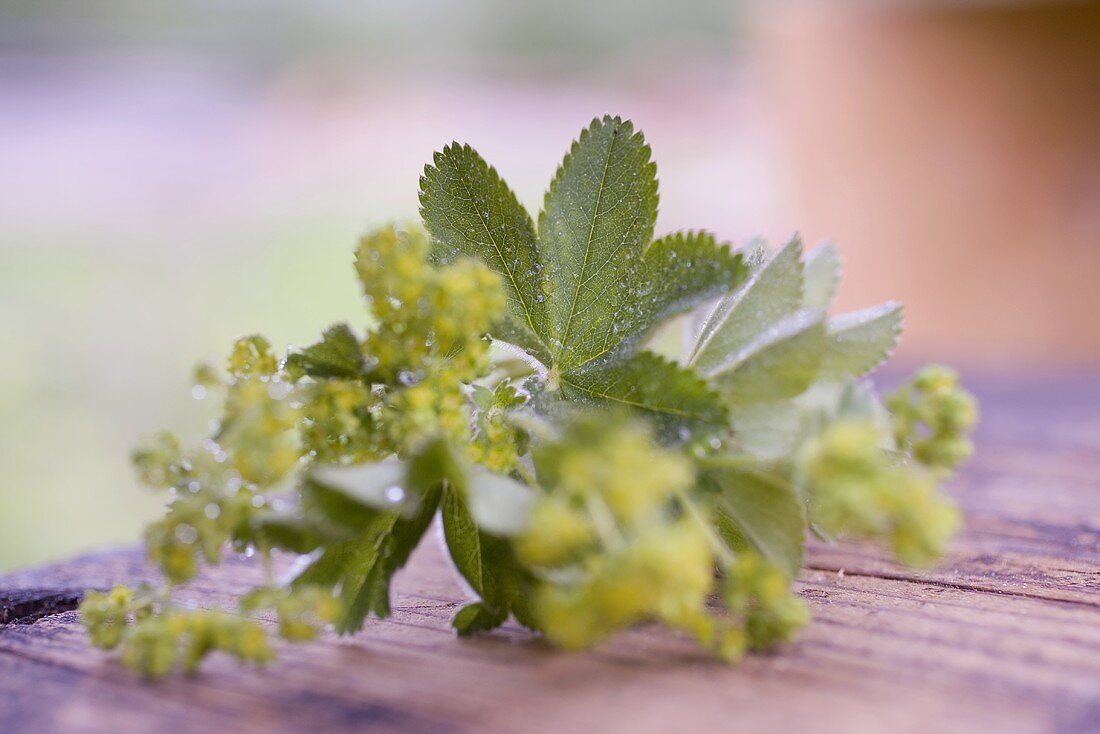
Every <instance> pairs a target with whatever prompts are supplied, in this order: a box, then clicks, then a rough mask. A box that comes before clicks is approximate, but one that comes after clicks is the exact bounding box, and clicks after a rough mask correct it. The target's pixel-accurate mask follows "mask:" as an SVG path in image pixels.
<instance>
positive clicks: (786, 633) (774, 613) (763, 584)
mask: <svg viewBox="0 0 1100 734" xmlns="http://www.w3.org/2000/svg"><path fill="white" fill-rule="evenodd" d="M725 574H726V576H725V584H724V587H723V596H724V598H725V602H726V607H727V608H728V609H729V611H730V613H731V614H732V615H734V616H735V617H737V618H739V619H740V620H741V621H742V624H743V625H744V631H745V643H746V644H747V645H748V646H749V647H751V648H752V649H754V650H766V649H768V648H770V647H772V646H774V645H776V644H778V643H780V642H786V641H787V640H790V639H791V637H792V636H793V635H794V633H795V632H796V631H798V630H799V629H801V628H802V627H804V626H805V625H806V624H808V623H809V621H810V610H809V608H808V607H807V606H806V602H804V601H802V599H800V598H798V597H797V596H794V595H793V594H791V579H790V577H788V576H787V574H786V573H784V572H783V569H781V568H778V567H777V566H774V565H772V564H770V563H768V562H767V561H765V560H764V559H763V558H762V557H761V556H760V555H759V554H757V553H754V552H752V551H742V552H740V553H738V554H737V558H736V560H735V561H734V562H733V563H732V564H731V565H730V566H728V567H727V568H726V569H725ZM727 644H729V643H727Z"/></svg>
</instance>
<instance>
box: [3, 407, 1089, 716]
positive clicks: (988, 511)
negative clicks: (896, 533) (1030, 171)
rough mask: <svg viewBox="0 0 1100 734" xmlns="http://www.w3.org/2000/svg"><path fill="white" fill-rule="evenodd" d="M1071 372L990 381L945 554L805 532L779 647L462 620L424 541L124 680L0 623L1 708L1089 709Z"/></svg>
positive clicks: (98, 572)
mask: <svg viewBox="0 0 1100 734" xmlns="http://www.w3.org/2000/svg"><path fill="white" fill-rule="evenodd" d="M1060 389H1062V388H1060V387H1051V388H1049V391H1050V394H1052V395H1054V396H1055V398H1052V399H1056V398H1057V396H1058V395H1059V394H1060V393H1059V392H1058V391H1059V390H1060ZM1084 394H1085V395H1086V396H1089V395H1090V393H1088V392H1087V391H1086V393H1084ZM1077 395H1078V398H1077V399H1075V401H1073V404H1070V403H1068V402H1067V403H1066V404H1065V405H1062V406H1061V407H1060V408H1059V410H1058V411H1056V412H1055V413H1053V414H1049V415H1048V414H1047V413H1043V412H1041V411H1038V409H1037V408H1035V407H1034V406H1032V405H1031V404H1030V403H1029V402H1028V401H1025V400H1015V399H1013V396H1012V395H1011V394H1009V395H1008V396H1007V397H1006V398H1003V399H1001V400H1000V401H998V400H993V401H992V404H990V403H988V402H987V407H986V418H985V420H986V425H987V426H990V427H989V428H987V429H986V430H985V432H984V434H983V436H982V446H981V451H980V453H979V455H978V458H977V459H976V460H975V461H974V462H973V463H972V464H971V466H970V467H969V468H968V469H967V471H966V472H965V473H964V475H963V476H962V477H961V478H960V480H959V481H958V482H956V483H955V484H954V486H953V491H954V492H955V494H956V495H957V496H958V497H959V499H960V501H961V502H962V503H963V505H964V507H965V508H966V509H967V514H968V525H967V530H966V532H965V534H964V535H963V537H962V538H960V540H959V542H958V543H957V544H956V546H955V548H954V550H953V552H952V554H951V556H950V558H949V559H948V560H947V562H946V563H945V564H943V565H942V566H941V567H939V568H937V569H934V570H930V571H923V572H916V571H913V570H911V569H906V568H904V567H901V566H898V565H896V564H893V563H891V562H890V561H888V560H886V559H885V558H884V557H883V555H882V554H881V553H880V552H878V551H877V550H875V549H873V548H869V547H864V546H859V545H849V544H844V545H837V546H826V545H823V544H814V545H813V546H812V548H811V551H810V553H809V556H808V563H807V568H806V570H805V571H804V573H803V574H802V577H801V578H800V580H799V583H798V590H799V593H800V594H801V595H802V596H803V597H804V598H806V599H807V601H808V602H809V603H810V605H811V607H812V608H813V612H814V616H815V621H814V624H813V625H812V626H811V627H810V628H809V629H808V630H806V632H805V633H804V634H803V635H802V636H801V637H800V639H799V640H798V641H797V642H795V643H793V644H791V645H789V646H787V647H785V648H784V649H782V650H781V651H780V652H779V653H777V654H774V655H770V656H760V657H752V658H749V659H747V660H746V661H745V662H743V663H742V664H740V665H738V666H735V667H727V666H723V665H721V664H718V663H716V662H714V661H712V660H709V659H708V658H707V657H706V656H704V655H702V654H700V653H699V652H697V651H696V650H695V649H694V647H693V645H692V644H691V643H690V642H688V641H686V640H684V639H682V638H680V637H678V636H677V635H675V634H673V633H670V632H667V631H665V630H661V629H659V628H656V627H646V628H642V629H638V630H634V631H631V632H628V633H626V634H623V635H621V636H620V637H618V638H616V639H615V640H614V641H612V642H610V643H608V644H607V645H604V646H602V647H601V648H599V649H598V650H596V651H594V652H592V653H588V654H567V653H561V652H556V651H554V650H551V649H549V648H548V647H547V646H546V645H544V644H543V643H542V642H540V641H539V640H538V639H537V638H534V637H532V636H531V635H529V634H528V633H526V632H524V631H523V630H521V629H519V628H518V627H515V626H511V625H510V626H507V627H506V628H505V629H503V630H501V631H500V632H499V633H495V634H492V635H487V636H483V637H480V638H476V639H472V640H459V639H457V638H456V637H454V635H453V634H452V633H451V631H450V628H449V620H450V617H451V616H452V615H453V614H454V612H455V611H456V609H457V608H458V606H459V605H460V604H461V602H462V591H461V588H460V586H459V585H458V583H457V582H456V581H455V580H454V578H453V576H452V574H451V572H450V569H449V568H448V567H447V565H446V563H445V561H444V560H443V557H442V554H441V553H440V550H439V547H438V544H437V543H433V542H429V543H425V544H424V546H423V547H422V548H421V549H419V550H418V551H417V553H416V554H415V555H414V557H413V560H412V561H411V563H410V566H409V568H408V569H407V571H406V572H405V573H404V574H401V575H400V576H399V577H398V579H397V581H396V583H395V600H394V601H395V603H394V616H393V617H392V618H391V619H389V620H385V621H379V620H372V621H370V622H369V623H368V625H367V628H366V629H365V630H364V631H363V632H361V633H360V634H358V635H356V636H354V637H351V638H344V639H337V638H328V639H325V640H322V641H321V642H319V643H315V644H311V645H306V646H300V647H292V646H282V647H281V648H280V660H279V662H278V663H277V664H275V665H274V666H272V667H271V668H270V669H268V670H266V671H263V672H259V673H255V672H250V671H245V670H242V669H240V668H238V667H237V666H236V665H235V664H233V663H231V662H228V661H225V660H220V659H215V660H214V661H212V664H210V665H208V666H206V667H205V668H204V672H203V673H202V674H201V675H199V676H197V677H194V678H190V679H187V678H174V679H171V680H166V681H161V682H158V683H143V682H140V681H135V680H134V679H133V678H132V677H131V676H129V675H128V674H127V673H126V672H125V671H124V670H122V669H121V666H120V665H119V664H118V662H117V661H116V660H115V659H114V658H113V657H111V656H110V655H106V654H103V653H100V652H99V651H95V650H92V649H90V648H89V647H88V646H87V644H86V642H85V640H84V637H83V634H82V632H81V630H80V627H79V624H78V620H77V616H76V613H75V612H71V611H68V612H63V613H60V614H54V615H50V616H46V617H44V618H41V619H39V620H38V621H36V622H34V623H33V624H19V625H10V624H9V625H4V626H0V732H3V733H4V734H7V733H8V732H31V731H36V732H37V731H49V732H98V731H110V732H147V731H150V730H154V729H161V730H165V731H173V732H176V731H179V732H196V733H198V732H201V733H202V734H209V732H210V731H211V730H214V729H220V730H229V731H234V732H238V731H239V732H253V731H255V732H261V731H262V732H265V733H267V734H270V733H272V732H283V731H288V732H289V731H302V730H305V729H312V730H318V731H337V732H339V731H402V732H429V731H430V732H450V731H456V732H457V731H507V732H544V731H632V732H647V731H654V732H657V731H661V732H664V731H692V732H699V731H712V730H720V731H725V730H745V731H792V730H796V729H801V730H805V731H812V732H822V731H844V732H878V731H893V732H926V731H942V732H955V731H958V732H973V731H982V732H984V731H997V732H1037V731H1064V732H1094V731H1100V389H1098V390H1097V391H1095V393H1091V400H1082V399H1080V395H1081V393H1078V394H1077ZM1028 400H1036V401H1037V402H1036V405H1044V406H1046V405H1047V404H1045V403H1042V402H1041V401H1038V399H1037V398H1035V396H1034V393H1029V398H1028ZM1046 409H1048V408H1044V410H1046ZM1051 421H1055V424H1051V423H1050V422H1051ZM991 422H992V425H990V424H991ZM1052 435H1053V436H1055V437H1056V440H1051V436H1052ZM258 574H259V570H258V569H257V568H256V567H255V564H254V563H251V562H248V561H244V560H232V561H230V562H228V563H226V564H225V565H223V566H222V567H220V568H219V569H216V570H215V571H213V572H211V573H210V574H208V575H207V576H206V577H204V578H203V579H202V580H201V581H199V582H198V583H196V584H195V585H194V586H193V587H192V588H190V589H188V590H187V591H186V592H185V598H187V599H189V600H191V601H194V602H195V603H197V604H202V605H209V606H231V605H232V604H233V601H234V597H235V595H236V594H238V593H239V592H240V591H241V590H243V589H245V588H246V587H247V586H248V585H249V584H251V583H254V582H255V581H256V580H257V578H258ZM151 578H152V575H151V573H150V571H149V569H148V568H147V567H146V565H145V564H144V562H143V560H142V557H141V554H140V552H139V551H138V550H137V549H130V550H122V551H113V552H107V553H100V554H94V555H90V556H84V557H81V558H78V559H75V560H73V561H70V562H67V563H63V564H59V565H55V566H51V567H47V568H44V569H36V570H31V571H27V572H21V573H16V574H10V575H8V576H5V577H0V596H5V595H6V596H9V597H11V596H15V595H16V594H17V592H18V591H19V590H27V589H39V590H41V589H48V590H69V589H73V588H82V587H88V586H92V587H106V586H109V585H111V584H112V583H115V582H127V583H132V582H135V581H140V580H143V579H151Z"/></svg>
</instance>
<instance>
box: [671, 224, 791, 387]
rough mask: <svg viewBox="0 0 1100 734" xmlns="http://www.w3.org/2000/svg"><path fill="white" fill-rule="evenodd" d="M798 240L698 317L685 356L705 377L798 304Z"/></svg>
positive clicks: (713, 372)
mask: <svg viewBox="0 0 1100 734" xmlns="http://www.w3.org/2000/svg"><path fill="white" fill-rule="evenodd" d="M801 252H802V242H801V240H800V239H798V238H797V237H795V238H794V239H792V240H791V241H790V242H788V243H787V245H786V246H785V247H783V249H781V250H780V251H779V252H777V253H776V254H775V255H774V256H772V258H771V259H770V260H769V261H768V262H767V263H765V264H764V265H763V266H762V267H761V268H760V269H759V270H758V271H757V272H756V273H755V274H754V275H753V276H752V277H751V278H749V280H748V281H747V282H746V283H745V284H744V285H742V286H741V287H740V288H738V289H737V290H736V291H733V292H731V293H729V294H728V295H726V296H725V297H723V298H722V299H721V300H720V301H718V304H717V305H716V306H715V307H714V310H713V311H711V313H710V315H709V316H708V317H707V318H706V319H705V320H704V322H703V325H702V328H701V329H700V332H699V336H698V339H697V340H696V342H695V346H694V348H693V349H692V351H691V356H690V357H689V359H688V364H689V366H691V367H693V368H695V369H696V370H698V371H699V372H700V373H702V374H703V375H706V376H711V375H714V374H716V372H718V371H720V370H721V369H723V368H724V366H725V365H728V364H729V363H730V361H731V359H732V358H734V357H735V356H736V355H737V354H738V353H740V352H742V351H743V350H744V349H745V348H746V347H747V346H748V345H749V343H750V342H752V341H753V340H755V339H757V338H758V337H759V335H760V334H761V333H763V332H765V331H766V330H767V329H768V328H769V327H771V326H773V325H774V324H776V323H777V322H778V321H779V320H780V319H782V318H784V317H785V316H790V315H791V314H793V313H794V312H795V311H797V310H798V309H799V308H800V307H801V304H802V262H801V260H800V255H801Z"/></svg>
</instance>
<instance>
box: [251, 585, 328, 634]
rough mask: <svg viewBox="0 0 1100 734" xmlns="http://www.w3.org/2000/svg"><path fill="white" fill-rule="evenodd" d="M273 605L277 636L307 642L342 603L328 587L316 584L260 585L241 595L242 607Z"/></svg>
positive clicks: (261, 607) (325, 624)
mask: <svg viewBox="0 0 1100 734" xmlns="http://www.w3.org/2000/svg"><path fill="white" fill-rule="evenodd" d="M259 609H273V610H274V611H275V614H276V616H277V618H278V622H279V637H281V638H283V639H284V640H289V641H291V642H307V641H309V640H312V639H314V638H316V637H317V635H319V634H320V633H321V631H322V630H323V629H324V628H325V627H326V626H328V625H330V624H332V623H333V622H335V621H336V619H337V617H338V616H339V615H340V611H341V605H340V602H339V600H338V599H336V597H334V596H333V595H332V593H331V592H330V590H328V589H323V588H321V587H319V586H304V587H302V588H299V589H286V588H273V587H261V588H259V589H255V590H253V591H251V592H249V593H248V594H247V595H245V597H244V598H242V599H241V610H242V611H245V612H251V611H255V610H259Z"/></svg>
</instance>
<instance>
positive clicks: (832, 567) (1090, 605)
mask: <svg viewBox="0 0 1100 734" xmlns="http://www.w3.org/2000/svg"><path fill="white" fill-rule="evenodd" d="M804 568H806V569H808V570H811V571H822V572H824V573H840V572H843V573H844V575H845V576H854V577H858V578H871V579H881V580H884V581H903V582H906V583H910V584H928V585H930V586H936V587H938V588H941V589H954V590H956V591H973V592H977V593H979V594H996V595H998V596H1010V597H1016V598H1020V599H1034V600H1036V601H1048V602H1057V603H1060V604H1074V605H1078V606H1082V607H1085V608H1087V609H1100V602H1091V601H1085V600H1083V599H1064V598H1060V597H1056V596H1046V595H1044V594H1036V593H1034V592H1029V591H1012V590H1011V589H995V588H992V587H989V586H982V585H981V584H973V583H967V582H965V581H940V580H938V579H925V578H919V577H916V576H909V575H906V574H904V573H889V572H886V571H861V570H856V569H851V568H848V567H847V566H840V565H838V564H827V563H812V562H810V563H806V564H805V566H804Z"/></svg>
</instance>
